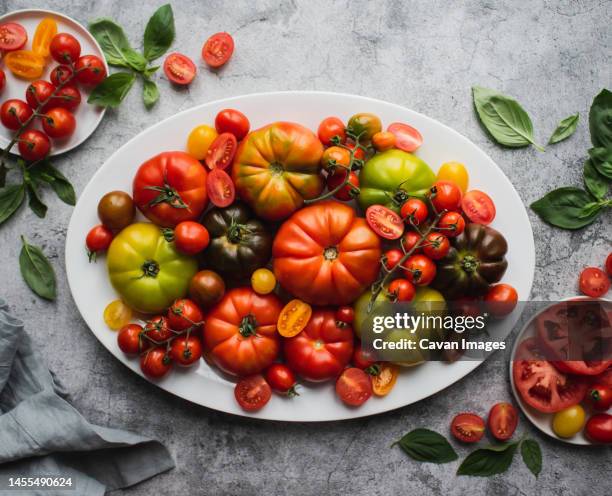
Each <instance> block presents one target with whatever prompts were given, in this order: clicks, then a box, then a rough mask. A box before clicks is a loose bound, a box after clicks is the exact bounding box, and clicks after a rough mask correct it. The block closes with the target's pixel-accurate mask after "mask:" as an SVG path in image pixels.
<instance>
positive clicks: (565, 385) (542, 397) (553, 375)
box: [512, 338, 588, 413]
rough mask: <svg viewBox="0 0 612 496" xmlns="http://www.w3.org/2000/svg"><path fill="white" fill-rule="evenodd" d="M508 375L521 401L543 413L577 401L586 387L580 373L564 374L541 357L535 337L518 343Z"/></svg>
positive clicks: (580, 398) (585, 390) (583, 395)
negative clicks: (510, 372) (575, 374)
mask: <svg viewBox="0 0 612 496" xmlns="http://www.w3.org/2000/svg"><path fill="white" fill-rule="evenodd" d="M512 377H513V379H514V385H515V387H516V389H517V390H518V392H519V394H520V395H521V398H522V399H523V401H524V402H525V403H527V404H528V405H529V406H531V407H533V408H535V409H536V410H538V411H540V412H544V413H554V412H558V411H561V410H563V409H565V408H568V407H570V406H574V405H577V404H578V403H580V402H581V401H582V400H583V399H584V397H585V395H586V392H587V388H588V382H587V380H586V379H585V378H584V377H580V376H571V375H566V374H564V373H563V372H561V371H559V370H557V369H556V368H555V367H554V366H553V365H552V364H551V363H550V362H548V361H547V360H545V359H544V358H543V355H542V352H541V351H540V349H539V347H538V343H537V340H536V338H528V339H525V340H524V341H523V342H522V343H521V344H520V346H519V348H518V350H517V353H516V356H515V357H514V360H513V363H512Z"/></svg>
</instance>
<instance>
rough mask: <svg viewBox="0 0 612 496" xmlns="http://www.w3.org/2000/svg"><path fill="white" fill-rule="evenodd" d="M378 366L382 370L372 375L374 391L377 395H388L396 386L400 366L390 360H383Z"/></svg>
mask: <svg viewBox="0 0 612 496" xmlns="http://www.w3.org/2000/svg"><path fill="white" fill-rule="evenodd" d="M378 367H379V369H380V372H378V374H376V375H373V376H371V381H372V392H373V393H374V394H375V395H376V396H387V395H388V394H389V393H390V392H391V390H392V389H393V386H395V382H396V381H397V376H398V375H399V366H397V365H394V364H392V363H388V362H381V363H379V364H378Z"/></svg>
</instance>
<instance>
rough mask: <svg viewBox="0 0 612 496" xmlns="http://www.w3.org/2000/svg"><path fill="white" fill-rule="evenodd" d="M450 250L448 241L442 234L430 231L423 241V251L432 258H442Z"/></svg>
mask: <svg viewBox="0 0 612 496" xmlns="http://www.w3.org/2000/svg"><path fill="white" fill-rule="evenodd" d="M449 250H450V241H449V240H448V238H447V237H446V236H445V235H444V234H440V233H437V232H431V233H429V234H428V235H427V236H426V237H425V241H424V242H423V253H424V254H425V255H427V256H428V257H429V258H431V259H432V260H440V259H442V258H444V257H445V256H446V255H447V254H448V251H449Z"/></svg>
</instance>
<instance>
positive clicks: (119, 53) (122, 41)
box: [89, 18, 147, 71]
mask: <svg viewBox="0 0 612 496" xmlns="http://www.w3.org/2000/svg"><path fill="white" fill-rule="evenodd" d="M89 32H90V33H91V34H92V35H93V36H94V38H95V39H96V41H97V42H98V43H99V44H100V47H101V48H102V51H103V52H104V57H106V61H107V62H108V63H109V64H110V65H115V66H118V67H126V68H132V69H134V70H137V71H143V70H144V68H145V67H146V65H147V61H146V59H145V58H144V57H143V56H142V55H141V54H139V53H138V52H137V51H135V50H134V49H133V48H132V47H131V46H130V42H129V41H128V39H127V36H126V35H125V33H124V32H123V29H122V28H121V26H119V25H118V24H117V23H116V22H115V21H113V20H112V19H107V18H102V19H96V20H95V21H93V22H91V23H90V24H89Z"/></svg>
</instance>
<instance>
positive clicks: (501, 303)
mask: <svg viewBox="0 0 612 496" xmlns="http://www.w3.org/2000/svg"><path fill="white" fill-rule="evenodd" d="M484 301H485V305H486V308H487V311H488V312H489V314H490V315H492V316H493V317H498V318H499V317H505V316H506V315H508V314H510V313H512V311H513V310H514V308H515V307H516V303H517V302H518V293H517V292H516V289H514V288H513V287H512V286H510V284H503V283H502V284H495V285H493V286H491V287H490V288H489V291H488V292H487V294H486V295H485V297H484Z"/></svg>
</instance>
